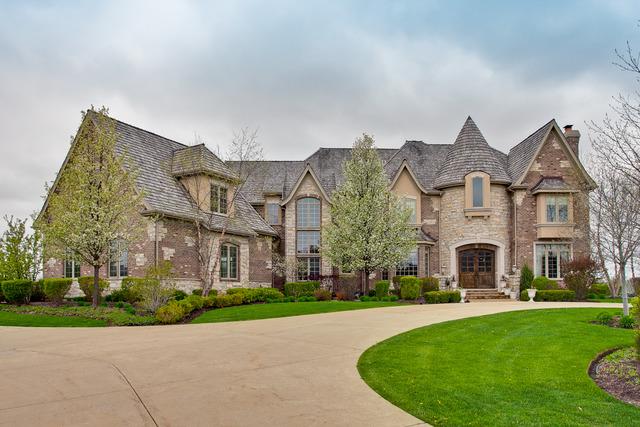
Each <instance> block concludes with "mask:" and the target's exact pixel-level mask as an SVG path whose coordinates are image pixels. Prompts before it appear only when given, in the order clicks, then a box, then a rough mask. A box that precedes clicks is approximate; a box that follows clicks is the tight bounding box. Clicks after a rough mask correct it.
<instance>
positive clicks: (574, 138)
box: [564, 125, 580, 158]
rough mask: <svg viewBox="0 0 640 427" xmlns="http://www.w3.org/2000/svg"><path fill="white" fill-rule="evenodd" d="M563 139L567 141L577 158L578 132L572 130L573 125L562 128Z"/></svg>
mask: <svg viewBox="0 0 640 427" xmlns="http://www.w3.org/2000/svg"><path fill="white" fill-rule="evenodd" d="M564 137H565V138H566V139H567V142H568V143H569V147H571V149H572V150H573V152H574V153H575V155H576V157H578V158H579V157H580V156H579V151H578V143H579V142H580V131H578V130H573V125H566V126H565V127H564Z"/></svg>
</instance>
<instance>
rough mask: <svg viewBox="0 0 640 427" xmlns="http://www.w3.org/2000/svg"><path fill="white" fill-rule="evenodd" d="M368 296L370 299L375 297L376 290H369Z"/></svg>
mask: <svg viewBox="0 0 640 427" xmlns="http://www.w3.org/2000/svg"><path fill="white" fill-rule="evenodd" d="M367 295H368V296H370V297H375V296H376V290H375V288H374V289H369V291H368V292H367Z"/></svg>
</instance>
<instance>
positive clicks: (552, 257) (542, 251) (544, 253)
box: [536, 244, 571, 279]
mask: <svg viewBox="0 0 640 427" xmlns="http://www.w3.org/2000/svg"><path fill="white" fill-rule="evenodd" d="M570 257H571V246H570V245H568V244H536V276H546V277H548V278H550V279H559V278H561V277H562V264H563V262H564V261H567V260H569V258H570Z"/></svg>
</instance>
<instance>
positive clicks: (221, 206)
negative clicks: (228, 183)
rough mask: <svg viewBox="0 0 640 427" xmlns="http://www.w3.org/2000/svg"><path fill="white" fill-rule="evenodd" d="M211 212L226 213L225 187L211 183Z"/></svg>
mask: <svg viewBox="0 0 640 427" xmlns="http://www.w3.org/2000/svg"><path fill="white" fill-rule="evenodd" d="M211 212H215V213H220V214H225V215H226V213H227V187H223V186H221V185H219V184H211Z"/></svg>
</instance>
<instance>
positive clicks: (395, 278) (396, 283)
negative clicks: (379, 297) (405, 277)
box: [391, 276, 402, 289]
mask: <svg viewBox="0 0 640 427" xmlns="http://www.w3.org/2000/svg"><path fill="white" fill-rule="evenodd" d="M401 278H402V276H393V277H392V278H391V283H392V284H393V288H394V289H400V279H401Z"/></svg>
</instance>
